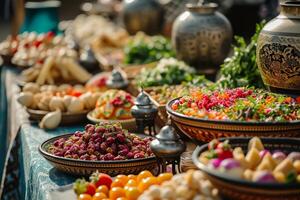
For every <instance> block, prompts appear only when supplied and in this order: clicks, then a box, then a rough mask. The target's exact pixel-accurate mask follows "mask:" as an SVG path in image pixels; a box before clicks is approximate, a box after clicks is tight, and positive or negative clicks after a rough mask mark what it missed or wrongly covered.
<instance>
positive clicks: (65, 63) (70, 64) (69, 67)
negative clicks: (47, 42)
mask: <svg viewBox="0 0 300 200" xmlns="http://www.w3.org/2000/svg"><path fill="white" fill-rule="evenodd" d="M21 76H22V79H23V81H25V82H36V83H37V84H39V85H43V84H56V85H57V84H62V83H86V82H87V81H88V80H89V79H90V78H91V77H92V75H91V74H90V73H89V72H87V71H86V70H85V69H84V68H83V67H81V66H80V65H79V64H78V63H77V61H76V60H74V59H73V58H70V57H66V56H58V57H57V56H56V55H49V56H48V57H47V58H46V59H45V61H44V62H42V63H37V64H35V65H34V66H33V67H31V68H29V69H26V70H24V71H23V72H22V73H21Z"/></svg>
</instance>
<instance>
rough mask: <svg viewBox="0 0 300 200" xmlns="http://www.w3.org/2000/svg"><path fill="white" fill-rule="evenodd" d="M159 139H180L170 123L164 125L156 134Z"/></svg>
mask: <svg viewBox="0 0 300 200" xmlns="http://www.w3.org/2000/svg"><path fill="white" fill-rule="evenodd" d="M155 137H156V138H157V139H158V140H165V141H177V140H179V139H180V137H179V135H178V134H177V133H176V130H175V128H174V127H172V126H170V125H166V126H164V127H163V128H162V129H161V130H160V131H159V133H158V134H157V135H156V136H155Z"/></svg>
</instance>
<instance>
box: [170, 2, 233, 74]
mask: <svg viewBox="0 0 300 200" xmlns="http://www.w3.org/2000/svg"><path fill="white" fill-rule="evenodd" d="M186 8H187V10H186V11H185V12H183V13H182V14H181V15H179V16H178V17H177V18H176V20H175V22H174V25H173V29H172V43H173V46H174V47H175V50H176V55H177V57H178V58H179V59H181V60H183V61H185V62H187V63H188V64H190V65H192V66H193V67H195V68H196V69H197V70H198V71H200V72H202V73H204V74H206V75H211V74H215V73H216V72H217V70H218V69H219V66H220V65H221V64H222V63H223V61H224V59H225V58H226V57H227V55H228V53H229V51H230V45H231V41H232V28H231V25H230V22H229V21H228V20H227V18H226V17H225V16H224V15H223V14H221V13H220V12H218V11H217V8H218V5H217V4H215V3H209V4H201V3H198V4H187V5H186Z"/></svg>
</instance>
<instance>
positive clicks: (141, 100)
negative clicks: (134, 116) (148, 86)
mask: <svg viewBox="0 0 300 200" xmlns="http://www.w3.org/2000/svg"><path fill="white" fill-rule="evenodd" d="M134 104H135V105H137V106H149V105H152V104H153V103H152V101H151V99H150V98H149V96H148V95H147V94H146V93H145V92H144V90H143V89H142V91H141V92H140V93H139V95H138V96H137V97H136V99H135V102H134Z"/></svg>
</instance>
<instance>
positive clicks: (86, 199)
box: [78, 194, 92, 200]
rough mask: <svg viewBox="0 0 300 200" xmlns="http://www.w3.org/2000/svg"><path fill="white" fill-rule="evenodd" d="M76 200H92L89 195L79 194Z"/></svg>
mask: <svg viewBox="0 0 300 200" xmlns="http://www.w3.org/2000/svg"><path fill="white" fill-rule="evenodd" d="M78 200H92V196H91V195H89V194H80V195H79V197H78Z"/></svg>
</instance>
